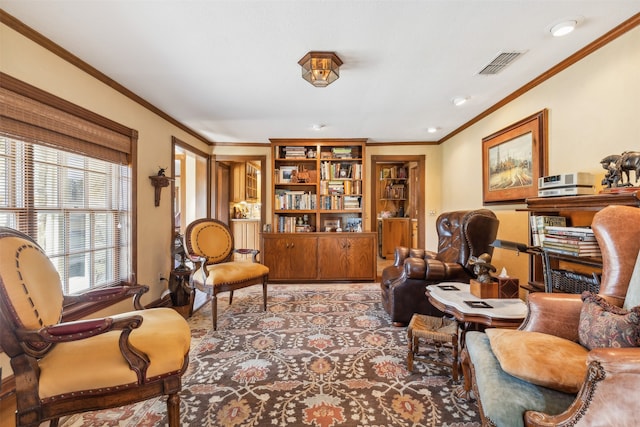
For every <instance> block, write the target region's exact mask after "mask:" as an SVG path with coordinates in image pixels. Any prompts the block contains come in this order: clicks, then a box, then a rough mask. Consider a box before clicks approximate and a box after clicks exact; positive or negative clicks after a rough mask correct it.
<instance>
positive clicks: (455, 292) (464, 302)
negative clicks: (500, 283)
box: [426, 282, 527, 347]
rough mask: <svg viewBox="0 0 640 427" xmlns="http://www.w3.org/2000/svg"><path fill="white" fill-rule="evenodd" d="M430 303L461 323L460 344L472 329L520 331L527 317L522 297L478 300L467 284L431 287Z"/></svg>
mask: <svg viewBox="0 0 640 427" xmlns="http://www.w3.org/2000/svg"><path fill="white" fill-rule="evenodd" d="M426 295H427V298H429V302H431V304H433V306H434V307H436V308H437V309H438V310H440V311H443V312H445V313H447V314H451V315H452V316H453V317H455V319H456V320H457V321H458V323H459V324H460V327H461V329H462V335H461V337H460V345H461V347H464V342H465V341H464V334H465V332H466V331H467V330H469V329H478V327H480V328H484V327H492V328H517V327H518V326H520V324H521V323H522V321H523V320H524V318H525V317H526V315H527V305H526V304H525V303H524V301H522V300H521V299H519V298H484V299H481V298H478V297H475V296H473V295H471V292H470V290H469V285H468V284H467V283H458V282H444V283H438V284H437V285H429V286H427V292H426Z"/></svg>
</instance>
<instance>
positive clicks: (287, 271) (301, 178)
mask: <svg viewBox="0 0 640 427" xmlns="http://www.w3.org/2000/svg"><path fill="white" fill-rule="evenodd" d="M365 142H366V141H365V140H362V139H333V140H309V139H306V140H297V139H272V140H271V149H272V157H273V169H272V170H273V180H272V182H273V188H272V197H273V199H272V201H273V220H272V224H271V231H270V232H263V233H262V253H263V259H264V264H265V265H267V266H268V267H269V270H270V272H269V280H270V281H319V280H329V281H361V280H375V278H376V245H377V236H376V233H373V232H365V231H363V227H364V225H365V224H363V221H362V220H363V212H364V206H365V201H364V188H365V187H364V177H365V176H366V175H365V171H364V158H365Z"/></svg>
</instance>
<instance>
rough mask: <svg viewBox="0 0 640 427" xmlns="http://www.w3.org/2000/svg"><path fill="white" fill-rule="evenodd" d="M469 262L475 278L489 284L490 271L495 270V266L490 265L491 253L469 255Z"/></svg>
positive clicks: (490, 279) (490, 280)
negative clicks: (475, 255)
mask: <svg viewBox="0 0 640 427" xmlns="http://www.w3.org/2000/svg"><path fill="white" fill-rule="evenodd" d="M469 264H471V265H473V272H474V273H475V275H476V280H477V281H478V282H480V283H482V284H489V283H491V282H492V281H493V279H492V278H491V275H490V274H489V273H490V272H495V271H496V268H495V267H494V266H493V265H491V255H489V254H488V253H484V254H482V255H480V256H478V257H474V256H471V257H469Z"/></svg>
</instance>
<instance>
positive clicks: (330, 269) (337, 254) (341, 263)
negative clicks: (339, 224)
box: [318, 235, 349, 280]
mask: <svg viewBox="0 0 640 427" xmlns="http://www.w3.org/2000/svg"><path fill="white" fill-rule="evenodd" d="M347 245H348V241H347V239H344V238H343V237H338V236H337V235H335V236H334V235H332V236H327V237H320V238H319V239H318V254H319V255H320V259H319V261H318V274H319V276H320V279H327V280H332V279H333V280H335V279H346V278H347V274H348V271H349V260H348V259H347V257H346V256H345V254H346V253H347Z"/></svg>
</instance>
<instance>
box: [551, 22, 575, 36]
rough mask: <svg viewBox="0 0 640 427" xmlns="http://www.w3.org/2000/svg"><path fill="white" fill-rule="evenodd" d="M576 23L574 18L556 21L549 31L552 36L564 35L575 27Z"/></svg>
mask: <svg viewBox="0 0 640 427" xmlns="http://www.w3.org/2000/svg"><path fill="white" fill-rule="evenodd" d="M577 24H578V21H574V20H568V21H562V22H558V23H557V24H555V25H554V26H553V27H551V30H550V31H551V34H552V35H553V37H562V36H566V35H567V34H569V33H570V32H572V31H573V30H574V29H575V28H576V25H577Z"/></svg>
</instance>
